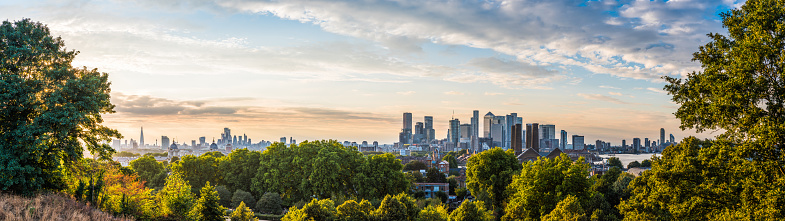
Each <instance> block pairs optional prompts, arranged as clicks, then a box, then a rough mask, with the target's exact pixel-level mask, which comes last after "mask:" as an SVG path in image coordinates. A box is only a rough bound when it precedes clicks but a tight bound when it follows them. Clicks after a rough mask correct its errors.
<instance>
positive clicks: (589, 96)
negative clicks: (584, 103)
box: [577, 93, 630, 104]
mask: <svg viewBox="0 0 785 221" xmlns="http://www.w3.org/2000/svg"><path fill="white" fill-rule="evenodd" d="M577 95H578V96H580V97H583V98H585V99H588V100H598V101H607V102H613V103H617V104H630V103H629V102H625V101H622V100H619V99H616V98H613V97H608V96H605V95H602V94H583V93H578V94H577Z"/></svg>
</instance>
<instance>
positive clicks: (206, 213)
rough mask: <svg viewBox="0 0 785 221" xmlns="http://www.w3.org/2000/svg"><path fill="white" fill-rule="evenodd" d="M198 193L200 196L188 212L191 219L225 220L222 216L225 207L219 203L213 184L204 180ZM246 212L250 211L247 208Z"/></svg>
mask: <svg viewBox="0 0 785 221" xmlns="http://www.w3.org/2000/svg"><path fill="white" fill-rule="evenodd" d="M199 195H200V196H201V197H199V199H198V200H196V203H195V204H194V207H193V209H191V211H190V212H189V214H190V218H191V219H193V220H205V221H207V220H211V221H213V220H225V219H224V218H223V216H224V211H225V210H226V208H224V207H223V206H221V205H220V203H219V201H220V199H219V198H218V192H217V191H215V186H211V185H210V182H206V183H205V184H204V187H202V189H201V190H200V191H199ZM243 207H245V205H243ZM246 209H247V207H246ZM248 213H251V211H250V210H249V211H248ZM251 214H253V213H251Z"/></svg>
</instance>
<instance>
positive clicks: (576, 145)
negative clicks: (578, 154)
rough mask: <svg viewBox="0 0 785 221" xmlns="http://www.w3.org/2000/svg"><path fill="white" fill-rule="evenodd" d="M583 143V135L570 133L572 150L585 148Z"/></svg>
mask: <svg viewBox="0 0 785 221" xmlns="http://www.w3.org/2000/svg"><path fill="white" fill-rule="evenodd" d="M585 145H586V144H585V143H584V142H583V136H580V135H572V149H573V150H584V149H586V147H585Z"/></svg>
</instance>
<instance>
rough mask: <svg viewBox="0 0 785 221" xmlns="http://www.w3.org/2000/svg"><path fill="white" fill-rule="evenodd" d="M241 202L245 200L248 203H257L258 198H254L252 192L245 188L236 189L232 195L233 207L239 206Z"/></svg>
mask: <svg viewBox="0 0 785 221" xmlns="http://www.w3.org/2000/svg"><path fill="white" fill-rule="evenodd" d="M241 202H244V203H245V204H246V205H256V199H254V198H253V195H251V193H249V192H245V191H243V190H237V191H234V194H233V195H232V207H237V206H239V205H240V203H241Z"/></svg>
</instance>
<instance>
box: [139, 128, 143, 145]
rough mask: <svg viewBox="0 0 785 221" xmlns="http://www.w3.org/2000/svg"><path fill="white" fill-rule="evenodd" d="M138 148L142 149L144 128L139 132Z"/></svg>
mask: <svg viewBox="0 0 785 221" xmlns="http://www.w3.org/2000/svg"><path fill="white" fill-rule="evenodd" d="M139 146H142V147H144V127H142V131H141V132H139Z"/></svg>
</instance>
